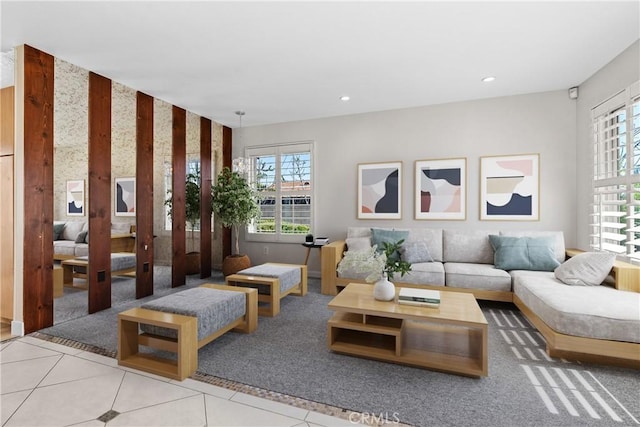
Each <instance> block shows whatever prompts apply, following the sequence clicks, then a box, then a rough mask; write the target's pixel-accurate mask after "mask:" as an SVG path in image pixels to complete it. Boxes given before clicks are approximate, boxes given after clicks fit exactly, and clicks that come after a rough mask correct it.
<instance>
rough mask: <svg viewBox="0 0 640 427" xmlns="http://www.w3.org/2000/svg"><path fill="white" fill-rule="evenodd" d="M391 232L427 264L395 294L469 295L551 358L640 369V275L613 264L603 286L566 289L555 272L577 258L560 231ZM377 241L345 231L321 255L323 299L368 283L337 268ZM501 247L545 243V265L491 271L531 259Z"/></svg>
mask: <svg viewBox="0 0 640 427" xmlns="http://www.w3.org/2000/svg"><path fill="white" fill-rule="evenodd" d="M382 230H383V231H385V230H386V231H389V230H391V229H382ZM374 231H379V230H374ZM393 231H395V232H397V237H403V236H405V237H404V240H405V245H407V246H413V247H415V246H416V245H417V242H423V244H426V248H427V249H428V255H429V256H430V258H431V260H428V261H426V262H425V260H424V259H420V257H422V258H424V257H425V255H421V256H419V257H418V260H419V261H422V262H414V263H412V271H411V272H410V273H408V274H407V275H405V276H404V277H402V278H400V277H396V278H394V280H392V281H393V282H394V283H395V284H396V286H405V287H425V288H430V289H446V290H452V291H461V292H471V293H473V294H474V295H475V297H476V298H477V299H485V300H494V301H504V302H514V303H515V304H516V306H517V307H518V308H519V309H520V310H521V311H522V312H523V314H524V315H525V316H526V317H527V318H528V319H529V320H530V321H531V323H533V324H534V325H535V326H536V328H537V329H538V330H539V331H540V332H541V334H542V335H543V336H544V337H545V339H546V341H547V351H548V353H549V354H550V355H551V356H556V357H567V358H574V359H581V360H590V361H595V362H601V363H615V364H622V365H625V366H632V367H636V368H640V267H637V266H633V265H630V264H627V263H622V262H618V261H616V262H615V264H614V266H613V269H612V270H611V274H610V276H609V278H608V281H607V282H606V283H603V284H602V285H601V286H571V285H567V284H565V283H563V282H562V281H560V280H558V279H557V278H556V277H555V274H554V271H553V270H554V268H555V267H554V266H556V265H559V264H561V263H563V262H564V261H565V260H566V259H567V256H572V255H576V254H578V253H579V252H580V251H577V250H566V249H565V243H564V236H563V233H562V232H559V231H532V232H526V231H517V232H514V231H499V230H447V229H432V228H415V229H404V230H403V229H395V230H393ZM374 234H376V233H372V229H371V228H368V227H350V228H349V229H348V230H347V235H346V238H345V239H344V240H339V241H335V242H332V243H330V244H328V245H325V246H324V247H323V248H322V258H321V262H322V267H321V268H322V292H323V293H325V294H329V295H335V294H337V293H338V292H339V291H340V290H341V289H342V288H343V287H344V286H346V285H347V284H348V283H350V282H361V283H362V282H365V280H364V278H365V277H366V276H367V274H366V273H362V272H360V273H357V272H355V271H348V270H347V271H342V270H343V269H340V270H341V271H342V273H341V274H339V273H338V266H339V264H340V261H341V260H342V258H343V256H344V254H345V251H347V250H349V249H350V248H351V250H361V249H363V248H365V247H366V246H367V239H369V244H373V243H376V241H377V240H376V236H374ZM489 236H502V237H497V238H496V237H491V238H490V237H489ZM378 237H379V236H378ZM513 238H525V239H517V240H516V239H513ZM527 238H528V240H527ZM503 241H507V242H509V243H513V242H522V241H528V242H534V243H535V242H540V241H542V242H546V244H548V248H547V251H548V252H549V254H548V257H547V259H546V260H544V259H543V260H542V261H540V259H539V258H538V259H537V260H535V259H534V261H533V263H532V267H531V268H533V269H534V270H531V269H522V268H518V269H510V268H504V269H501V268H496V265H495V264H494V262H498V263H499V264H501V265H509V263H510V262H511V261H512V260H511V259H505V257H506V258H512V257H513V256H514V254H515V255H517V254H518V253H519V252H522V253H524V254H525V255H526V254H527V253H528V252H527V251H528V249H526V248H525V249H524V250H523V251H520V249H519V248H518V247H515V249H514V248H513V247H511V246H508V245H507V246H505V247H502V248H498V251H496V250H494V245H495V244H498V246H499V245H500V242H503ZM492 243H493V244H492ZM422 247H423V248H424V245H423V246H422ZM403 256H404V253H403ZM427 258H428V257H427ZM516 258H517V257H516ZM532 258H535V257H534V256H533V255H532ZM551 258H554V259H551ZM519 261H521V260H516V262H515V264H511V265H518V264H519ZM545 263H546V264H545ZM536 269H541V270H546V271H538V270H536Z"/></svg>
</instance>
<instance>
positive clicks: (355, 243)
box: [346, 237, 371, 251]
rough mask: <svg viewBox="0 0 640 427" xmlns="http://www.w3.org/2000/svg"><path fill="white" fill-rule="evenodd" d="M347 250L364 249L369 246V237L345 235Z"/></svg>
mask: <svg viewBox="0 0 640 427" xmlns="http://www.w3.org/2000/svg"><path fill="white" fill-rule="evenodd" d="M346 242H347V250H348V251H364V250H367V249H369V248H370V247H371V238H370V237H347V240H346Z"/></svg>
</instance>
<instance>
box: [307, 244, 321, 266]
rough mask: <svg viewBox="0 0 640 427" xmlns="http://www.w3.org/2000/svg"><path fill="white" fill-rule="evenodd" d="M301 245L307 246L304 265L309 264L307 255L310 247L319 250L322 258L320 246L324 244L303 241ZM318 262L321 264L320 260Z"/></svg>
mask: <svg viewBox="0 0 640 427" xmlns="http://www.w3.org/2000/svg"><path fill="white" fill-rule="evenodd" d="M302 246H304V247H305V248H307V255H306V256H305V257H304V265H308V264H309V255H311V249H313V248H315V249H319V250H320V251H319V252H318V253H319V254H320V257H321V258H322V247H323V246H324V245H316V244H315V243H306V242H305V243H303V244H302ZM320 264H322V262H321V263H320Z"/></svg>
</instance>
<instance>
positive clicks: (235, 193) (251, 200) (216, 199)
mask: <svg viewBox="0 0 640 427" xmlns="http://www.w3.org/2000/svg"><path fill="white" fill-rule="evenodd" d="M211 206H212V209H213V213H214V215H215V219H216V220H217V221H220V223H221V224H222V225H223V226H224V227H233V226H235V254H239V253H240V246H239V244H238V240H239V236H240V228H241V227H242V226H244V225H246V224H248V223H249V222H251V221H252V220H254V219H258V218H260V213H261V212H260V206H259V205H258V197H257V195H256V194H255V192H254V191H253V189H252V188H251V186H249V183H248V182H247V180H246V179H245V178H244V177H242V176H241V175H240V174H239V173H238V172H232V171H231V169H229V168H228V167H225V168H223V169H222V171H221V172H220V174H219V175H218V178H217V180H216V184H215V185H213V186H212V198H211Z"/></svg>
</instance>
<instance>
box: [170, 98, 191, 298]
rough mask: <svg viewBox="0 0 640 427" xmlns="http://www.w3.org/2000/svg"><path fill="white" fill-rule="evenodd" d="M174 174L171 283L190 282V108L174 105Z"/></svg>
mask: <svg viewBox="0 0 640 427" xmlns="http://www.w3.org/2000/svg"><path fill="white" fill-rule="evenodd" d="M172 128H173V132H172V133H173V136H172V139H173V159H172V164H173V176H172V180H173V182H172V189H171V197H172V200H173V202H172V205H171V224H172V228H171V230H172V232H171V240H172V253H173V256H172V262H171V287H172V288H175V287H178V286H183V285H185V284H186V240H185V239H186V228H185V222H186V210H185V209H186V208H185V197H186V176H187V112H186V111H185V110H184V109H182V108H179V107H176V106H173V126H172Z"/></svg>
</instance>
